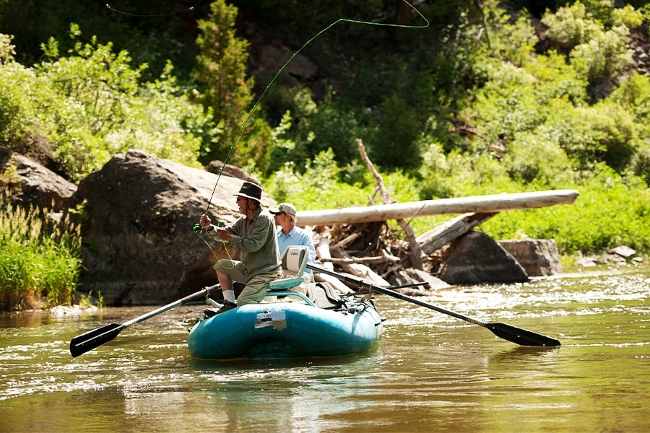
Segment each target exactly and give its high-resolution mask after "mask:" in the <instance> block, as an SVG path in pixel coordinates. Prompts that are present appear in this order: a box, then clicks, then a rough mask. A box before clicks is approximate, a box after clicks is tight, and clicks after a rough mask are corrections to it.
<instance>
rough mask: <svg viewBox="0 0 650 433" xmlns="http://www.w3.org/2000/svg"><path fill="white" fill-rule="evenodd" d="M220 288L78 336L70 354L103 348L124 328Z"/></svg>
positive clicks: (72, 341)
mask: <svg viewBox="0 0 650 433" xmlns="http://www.w3.org/2000/svg"><path fill="white" fill-rule="evenodd" d="M218 287H219V284H215V285H214V286H210V287H204V288H203V289H201V290H200V291H198V292H196V293H193V294H191V295H187V296H186V297H184V298H183V299H179V300H178V301H175V302H172V303H171V304H168V305H165V306H164V307H160V308H158V309H157V310H154V311H152V312H150V313H147V314H144V315H142V316H140V317H136V318H135V319H131V320H129V321H128V322H124V323H122V324H121V325H118V324H117V323H111V324H110V325H106V326H102V327H101V328H97V329H93V330H92V331H88V332H85V333H83V334H81V335H78V336H76V337H74V338H73V339H72V340H71V341H70V354H71V355H72V356H73V357H75V356H79V355H81V354H82V353H86V352H88V351H90V350H93V349H94V348H95V347H98V346H101V345H102V344H104V343H108V342H109V341H111V340H112V339H114V338H115V337H117V335H118V334H119V333H120V332H122V330H123V329H124V328H127V327H129V326H131V325H133V324H134V323H138V322H142V321H143V320H147V319H151V318H152V317H153V316H157V315H158V314H161V313H164V312H165V311H169V310H171V309H172V308H176V307H178V306H180V305H183V304H185V303H186V302H188V301H190V300H191V299H194V298H198V297H199V296H201V295H205V296H208V295H209V294H210V292H211V291H212V290H214V289H216V288H218Z"/></svg>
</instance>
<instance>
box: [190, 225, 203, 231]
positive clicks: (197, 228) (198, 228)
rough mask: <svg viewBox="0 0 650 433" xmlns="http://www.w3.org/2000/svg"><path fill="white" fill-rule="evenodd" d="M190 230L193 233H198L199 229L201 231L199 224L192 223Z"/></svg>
mask: <svg viewBox="0 0 650 433" xmlns="http://www.w3.org/2000/svg"><path fill="white" fill-rule="evenodd" d="M192 231H193V232H194V233H198V232H200V231H201V225H200V224H194V225H193V226H192Z"/></svg>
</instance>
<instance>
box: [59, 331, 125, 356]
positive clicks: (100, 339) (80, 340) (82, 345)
mask: <svg viewBox="0 0 650 433" xmlns="http://www.w3.org/2000/svg"><path fill="white" fill-rule="evenodd" d="M122 329H124V326H123V325H118V324H117V323H111V324H110V325H106V326H102V327H101V328H97V329H93V330H92V331H88V332H86V333H84V334H81V335H78V336H76V337H74V338H73V339H72V340H71V341H70V354H71V355H72V356H73V357H77V356H79V355H81V354H83V353H86V352H88V351H90V350H93V349H94V348H96V347H98V346H101V345H102V344H104V343H108V342H109V341H111V340H112V339H114V338H115V337H117V335H118V334H119V333H120V331H122Z"/></svg>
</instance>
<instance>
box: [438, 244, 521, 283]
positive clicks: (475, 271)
mask: <svg viewBox="0 0 650 433" xmlns="http://www.w3.org/2000/svg"><path fill="white" fill-rule="evenodd" d="M438 278H440V279H441V280H443V281H445V282H446V283H449V284H480V283H523V282H527V281H528V274H526V270H525V269H524V268H523V267H522V266H521V264H519V262H518V261H517V260H516V259H515V258H514V257H512V255H510V253H508V252H507V251H506V250H505V249H504V248H503V247H502V246H501V245H499V244H498V243H497V242H496V241H495V240H494V239H492V238H491V237H490V236H488V235H487V234H485V233H483V232H478V231H471V232H468V233H466V234H464V235H463V236H461V237H459V238H457V239H456V240H454V241H453V242H452V243H451V244H450V247H449V253H448V255H447V257H446V258H445V259H444V262H443V264H442V267H441V269H440V272H439V275H438Z"/></svg>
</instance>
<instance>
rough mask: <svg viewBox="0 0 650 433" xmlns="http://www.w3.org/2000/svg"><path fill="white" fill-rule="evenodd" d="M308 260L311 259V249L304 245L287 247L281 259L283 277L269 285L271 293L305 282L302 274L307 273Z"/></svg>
mask: <svg viewBox="0 0 650 433" xmlns="http://www.w3.org/2000/svg"><path fill="white" fill-rule="evenodd" d="M307 259H309V247H306V246H304V245H293V246H289V247H287V248H286V249H285V250H284V252H283V253H282V257H281V258H280V261H281V262H282V275H283V277H282V278H279V279H277V280H274V281H271V282H270V283H269V292H274V291H277V290H287V289H291V288H293V287H297V286H299V285H300V284H301V283H302V282H303V279H302V274H303V273H304V272H305V267H306V266H307Z"/></svg>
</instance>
